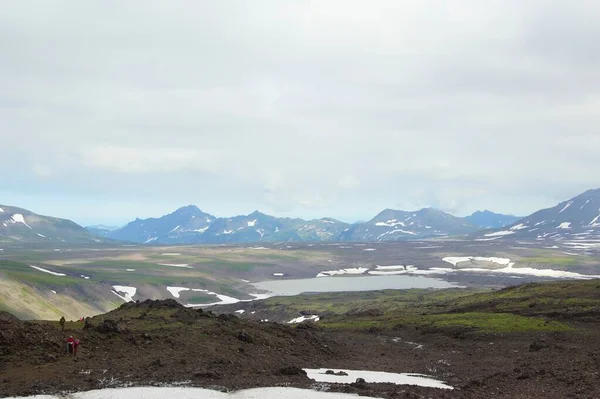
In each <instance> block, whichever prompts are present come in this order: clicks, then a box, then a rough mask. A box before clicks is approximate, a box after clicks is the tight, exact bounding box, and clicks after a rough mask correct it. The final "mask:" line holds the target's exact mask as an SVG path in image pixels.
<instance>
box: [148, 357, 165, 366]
mask: <svg viewBox="0 0 600 399" xmlns="http://www.w3.org/2000/svg"><path fill="white" fill-rule="evenodd" d="M162 366H163V363H162V361H161V360H160V359H156V360H155V361H153V362H152V363H150V367H162Z"/></svg>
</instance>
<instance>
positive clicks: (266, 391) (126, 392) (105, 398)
mask: <svg viewBox="0 0 600 399" xmlns="http://www.w3.org/2000/svg"><path fill="white" fill-rule="evenodd" d="M68 397H69V398H71V399H163V398H177V399H281V398H285V399H357V398H358V397H357V396H356V395H354V394H348V393H334V392H320V391H313V390H309V389H300V388H288V387H272V388H253V389H246V390H243V391H237V392H230V393H226V392H219V391H213V390H210V389H206V388H192V387H189V388H188V387H135V388H105V389H98V390H94V391H87V392H77V393H73V394H70V395H69V396H68ZM61 398H64V396H49V395H36V396H29V397H27V399H61ZM360 398H361V399H376V398H373V397H368V396H361V397H360ZM9 399H26V398H25V397H18V398H17V397H15V398H9Z"/></svg>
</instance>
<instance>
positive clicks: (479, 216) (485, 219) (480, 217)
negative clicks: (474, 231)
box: [465, 209, 521, 229]
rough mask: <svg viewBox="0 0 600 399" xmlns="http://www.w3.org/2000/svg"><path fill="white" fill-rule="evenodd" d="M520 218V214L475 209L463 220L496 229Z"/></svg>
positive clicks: (484, 227)
mask: <svg viewBox="0 0 600 399" xmlns="http://www.w3.org/2000/svg"><path fill="white" fill-rule="evenodd" d="M519 219H521V217H520V216H513V215H502V214H500V213H495V212H492V211H488V210H487V209H486V210H485V211H477V212H475V213H473V214H472V215H469V216H467V217H465V220H466V221H468V222H469V223H471V224H474V225H475V226H479V227H480V228H482V229H498V228H501V227H504V226H510V225H511V224H513V223H514V222H516V221H517V220H519Z"/></svg>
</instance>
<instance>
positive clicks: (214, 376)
mask: <svg viewBox="0 0 600 399" xmlns="http://www.w3.org/2000/svg"><path fill="white" fill-rule="evenodd" d="M194 377H195V378H208V379H211V380H219V379H221V374H219V373H218V372H216V371H212V370H204V371H197V372H195V373H194Z"/></svg>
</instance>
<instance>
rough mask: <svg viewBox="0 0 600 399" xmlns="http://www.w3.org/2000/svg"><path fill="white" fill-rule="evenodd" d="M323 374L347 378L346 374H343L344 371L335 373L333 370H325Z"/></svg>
mask: <svg viewBox="0 0 600 399" xmlns="http://www.w3.org/2000/svg"><path fill="white" fill-rule="evenodd" d="M325 374H327V375H337V376H340V377H341V376H347V375H348V373H346V372H344V371H338V372H337V373H336V372H335V371H333V370H327V371H326V372H325Z"/></svg>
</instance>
